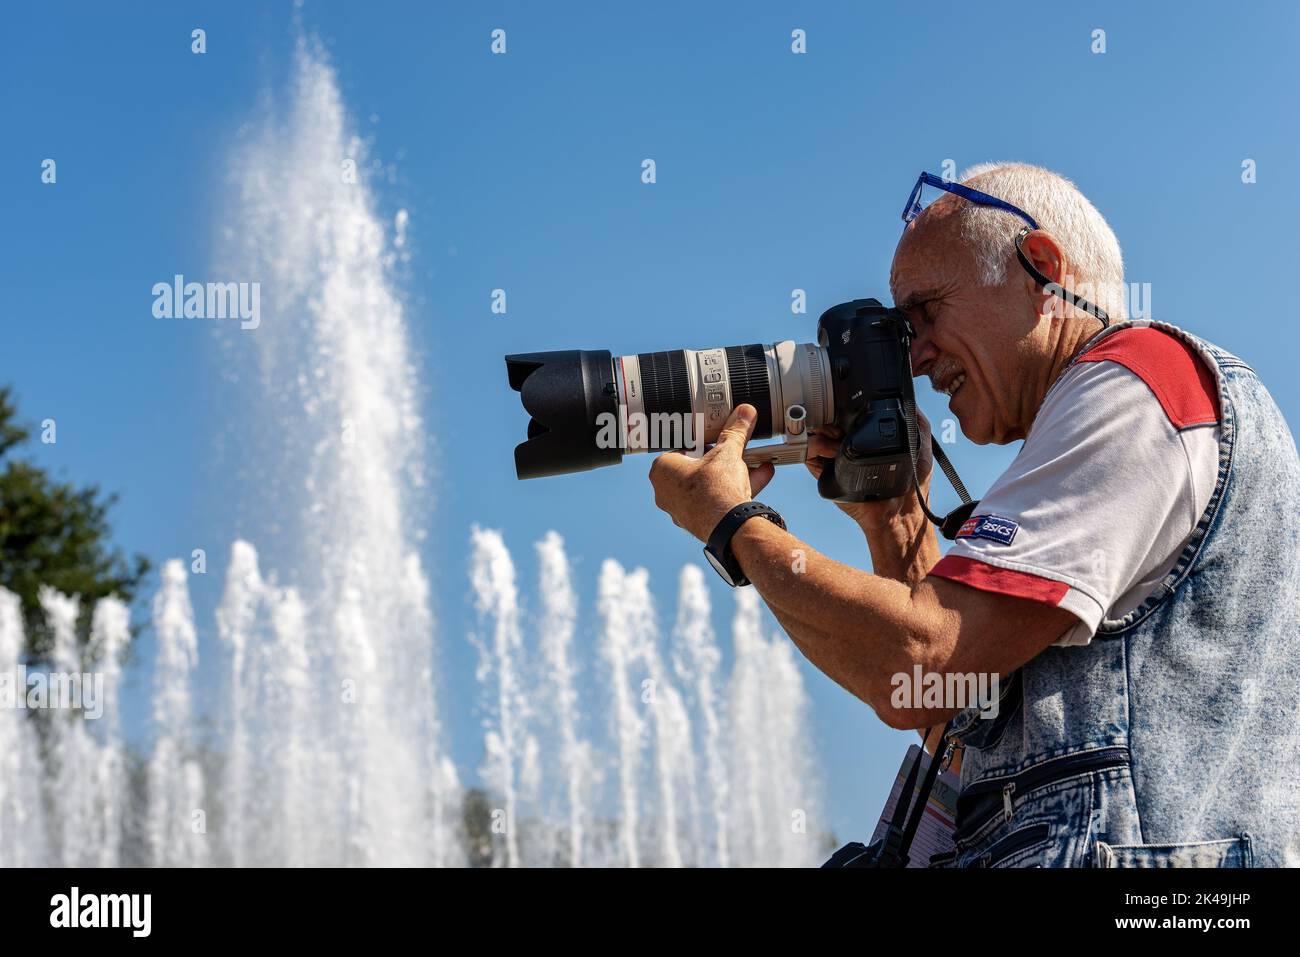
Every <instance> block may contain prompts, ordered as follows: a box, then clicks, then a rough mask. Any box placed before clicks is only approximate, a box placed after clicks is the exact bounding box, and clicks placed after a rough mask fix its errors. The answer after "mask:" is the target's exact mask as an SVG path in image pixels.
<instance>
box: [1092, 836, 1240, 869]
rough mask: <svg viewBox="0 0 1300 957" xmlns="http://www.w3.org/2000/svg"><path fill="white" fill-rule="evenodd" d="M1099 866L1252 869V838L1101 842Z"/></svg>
mask: <svg viewBox="0 0 1300 957" xmlns="http://www.w3.org/2000/svg"><path fill="white" fill-rule="evenodd" d="M1094 864H1095V865H1096V866H1097V867H1251V866H1253V864H1254V856H1253V855H1252V853H1251V850H1250V835H1249V834H1242V835H1241V836H1239V837H1229V838H1224V839H1222V840H1218V841H1195V842H1191V843H1187V844H1109V843H1107V842H1106V841H1098V842H1097V848H1096V859H1095V861H1094Z"/></svg>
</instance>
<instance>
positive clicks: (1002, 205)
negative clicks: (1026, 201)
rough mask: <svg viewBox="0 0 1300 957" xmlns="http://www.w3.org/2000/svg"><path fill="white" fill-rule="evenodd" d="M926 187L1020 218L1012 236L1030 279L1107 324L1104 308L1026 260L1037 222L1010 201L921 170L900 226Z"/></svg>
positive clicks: (916, 212) (915, 211)
mask: <svg viewBox="0 0 1300 957" xmlns="http://www.w3.org/2000/svg"><path fill="white" fill-rule="evenodd" d="M927 186H933V187H934V188H935V189H941V190H943V191H944V192H946V193H952V194H954V195H956V196H960V197H961V198H962V199H965V200H968V201H969V202H972V203H975V204H976V205H977V206H991V207H993V208H994V209H1001V210H1005V211H1006V212H1008V213H1011V214H1012V215H1013V216H1018V217H1020V219H1021V220H1023V221H1024V222H1025V223H1027V224H1028V225H1027V226H1026V227H1025V228H1024V229H1021V230H1020V232H1019V233H1017V234H1016V239H1015V243H1016V258H1017V259H1019V260H1020V265H1022V266H1024V267H1025V269H1026V271H1028V273H1029V275H1031V276H1033V277H1034V280H1035V281H1036V282H1037V283H1038V284H1039V285H1040V286H1042V287H1043V288H1044V289H1046V290H1047V291H1048V292H1049V293H1051V294H1052V295H1054V296H1057V297H1059V298H1061V299H1063V300H1065V301H1066V302H1068V303H1069V304H1070V305H1072V306H1075V307H1076V308H1078V309H1082V310H1083V311H1084V312H1086V313H1088V314H1089V315H1091V316H1093V317H1094V318H1095V319H1097V320H1099V321H1100V322H1101V325H1102V328H1103V329H1104V328H1106V327H1108V326H1109V325H1110V316H1108V315H1106V312H1105V310H1103V309H1102V308H1101V307H1100V306H1094V305H1093V304H1092V303H1090V302H1089V301H1088V300H1087V299H1084V298H1083V297H1082V296H1076V295H1075V294H1074V293H1072V292H1069V291H1068V290H1066V289H1062V288H1061V287H1060V286H1059V285H1058V284H1057V283H1055V282H1053V281H1052V280H1051V279H1048V278H1047V277H1046V276H1044V275H1043V273H1042V272H1041V271H1040V270H1039V269H1038V267H1036V266H1035V265H1034V264H1033V263H1031V262H1030V261H1029V257H1028V256H1026V255H1025V251H1024V250H1023V249H1022V248H1021V244H1022V243H1023V242H1024V241H1025V237H1026V236H1028V235H1029V233H1030V232H1031V231H1032V230H1035V229H1038V228H1039V227H1038V221H1037V220H1036V219H1034V217H1032V216H1030V215H1029V214H1028V213H1026V212H1025V211H1024V210H1023V209H1021V208H1020V207H1019V206H1014V205H1012V204H1011V203H1008V202H1007V201H1006V200H1005V199H998V198H997V197H996V196H990V195H989V194H988V193H984V192H981V191H980V190H978V189H972V188H971V187H969V186H963V185H962V184H961V183H952V182H949V181H948V180H946V179H943V178H942V177H939V176H935V175H934V174H933V173H927V172H925V171H924V170H922V171H921V175H920V176H918V177H917V178H916V185H915V186H913V187H912V194H911V195H910V196H909V197H908V198H907V205H906V206H904V207H903V228H904V229H906V228H907V224H908V223H910V222H911V221H912V220H914V219H916V217H917V216H920V215H921V212H922V211H923V210H924V208H925V207H923V206H922V205H921V190H923V189H924V188H925V187H927Z"/></svg>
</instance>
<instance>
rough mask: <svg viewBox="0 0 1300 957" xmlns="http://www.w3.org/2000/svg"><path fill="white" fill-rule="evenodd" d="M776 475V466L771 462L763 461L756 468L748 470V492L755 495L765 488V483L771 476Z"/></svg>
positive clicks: (770, 479)
mask: <svg viewBox="0 0 1300 957" xmlns="http://www.w3.org/2000/svg"><path fill="white" fill-rule="evenodd" d="M774 475H776V466H775V465H773V464H772V463H771V462H764V463H763V464H762V465H760V466H758V467H757V468H752V469H750V470H749V494H750V496H751V497H752V496H756V495H758V493H759V492H761V491H763V489H765V488H767V483H768V482H770V481H772V476H774Z"/></svg>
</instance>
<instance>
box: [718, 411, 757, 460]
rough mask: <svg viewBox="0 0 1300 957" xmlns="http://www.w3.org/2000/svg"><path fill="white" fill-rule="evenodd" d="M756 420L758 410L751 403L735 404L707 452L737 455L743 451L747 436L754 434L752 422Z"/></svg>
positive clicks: (747, 439)
mask: <svg viewBox="0 0 1300 957" xmlns="http://www.w3.org/2000/svg"><path fill="white" fill-rule="evenodd" d="M757 421H758V410H757V409H755V408H754V407H753V406H752V405H749V404H747V403H746V404H743V405H738V406H736V408H735V409H733V410H732V412H731V415H730V416H729V417H728V418H727V423H726V425H724V426H723V427H722V432H721V434H719V436H718V441H717V442H716V443H715V444H714V446H713V449H712V450H711V451H710V453H709V454H711V455H735V456H739V455H740V453H741V452H743V451H745V443H746V442H748V441H749V437H750V436H751V435H753V434H754V423H755V422H757Z"/></svg>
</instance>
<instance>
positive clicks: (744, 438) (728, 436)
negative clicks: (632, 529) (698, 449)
mask: <svg viewBox="0 0 1300 957" xmlns="http://www.w3.org/2000/svg"><path fill="white" fill-rule="evenodd" d="M757 420H758V412H757V411H756V410H755V409H754V407H753V406H752V405H740V406H737V407H736V409H735V411H733V412H732V413H731V417H730V418H729V419H727V424H726V425H725V426H723V429H722V434H721V435H719V436H718V441H717V443H716V444H715V445H714V446H713V448H711V449H709V451H707V452H705V453H704V455H703V456H702V457H701V458H698V459H693V458H690V457H689V456H687V455H684V454H683V453H681V452H665V453H664V454H663V455H661V456H659V457H658V458H657V459H655V460H654V464H653V465H651V466H650V484H651V485H653V486H654V490H655V504H656V505H658V506H659V507H660V508H661V509H663V510H664V511H665V512H667V513H668V514H669V515H670V516H672V520H673V524H674V525H676V526H678V527H679V528H684V529H686V530H687V531H688V532H690V533H691V534H692V535H694V536H695V537H696V538H698V539H699V540H700V541H702V542H707V541H708V540H709V535H711V534H712V533H713V529H714V528H715V527H716V526H717V524H718V522H720V521H721V520H722V516H724V515H726V514H727V512H729V511H731V510H732V509H733V508H735V507H736V506H737V505H742V504H744V503H745V502H748V501H750V500H751V499H752V498H753V497H754V496H755V495H757V494H758V493H759V492H761V491H762V490H763V489H764V487H766V485H767V483H768V482H770V481H772V475H773V474H774V473H775V471H776V470H775V468H774V467H773V465H772V463H771V462H765V463H764V464H762V465H760V466H758V467H757V468H753V469H751V468H750V467H749V466H748V465H746V464H745V461H744V459H742V458H741V457H740V456H741V453H742V452H744V451H745V443H746V442H748V441H749V437H750V436H751V435H752V434H753V432H754V423H755V422H756V421H757Z"/></svg>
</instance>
